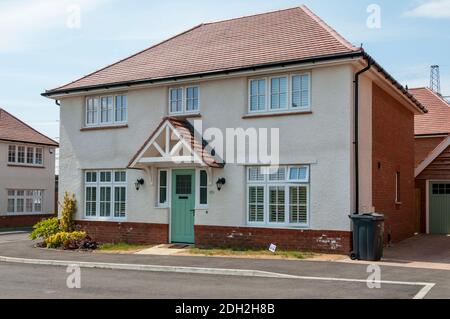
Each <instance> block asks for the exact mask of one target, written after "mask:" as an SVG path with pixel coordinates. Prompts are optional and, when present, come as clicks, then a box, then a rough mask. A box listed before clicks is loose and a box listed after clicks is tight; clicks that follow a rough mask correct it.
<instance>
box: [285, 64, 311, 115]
mask: <svg viewBox="0 0 450 319" xmlns="http://www.w3.org/2000/svg"><path fill="white" fill-rule="evenodd" d="M304 75H308V82H309V83H308V85H309V94H308V105H307V106H303V107H298V106H297V107H294V106H293V100H294V99H293V94H294V90H293V89H292V85H293V84H294V80H293V78H294V76H300V77H302V76H304ZM311 78H312V76H311V72H300V73H292V74H291V75H290V77H289V109H291V110H293V111H309V110H311V99H312V97H311V95H312V88H311V87H312V80H311ZM300 94H301V91H300ZM300 100H301V97H300Z"/></svg>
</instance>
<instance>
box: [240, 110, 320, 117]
mask: <svg viewBox="0 0 450 319" xmlns="http://www.w3.org/2000/svg"><path fill="white" fill-rule="evenodd" d="M309 114H313V112H312V111H310V110H307V111H285V112H265V113H248V114H246V115H244V116H242V118H243V119H254V118H264V117H280V116H292V115H309Z"/></svg>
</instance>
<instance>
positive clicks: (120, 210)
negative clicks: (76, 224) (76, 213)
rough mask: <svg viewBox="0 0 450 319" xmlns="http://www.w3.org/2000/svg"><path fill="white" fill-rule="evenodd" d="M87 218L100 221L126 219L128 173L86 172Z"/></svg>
mask: <svg viewBox="0 0 450 319" xmlns="http://www.w3.org/2000/svg"><path fill="white" fill-rule="evenodd" d="M84 182H85V197H84V201H85V203H84V204H85V205H84V207H85V216H86V217H88V218H99V219H123V218H125V217H126V206H127V205H126V202H127V177H126V171H108V170H102V171H86V172H85V175H84Z"/></svg>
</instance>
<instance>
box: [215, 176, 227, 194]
mask: <svg viewBox="0 0 450 319" xmlns="http://www.w3.org/2000/svg"><path fill="white" fill-rule="evenodd" d="M225 182H226V179H225V178H223V177H222V178H219V179H218V180H217V182H216V185H217V190H218V191H219V192H220V190H221V189H222V187H223V185H225Z"/></svg>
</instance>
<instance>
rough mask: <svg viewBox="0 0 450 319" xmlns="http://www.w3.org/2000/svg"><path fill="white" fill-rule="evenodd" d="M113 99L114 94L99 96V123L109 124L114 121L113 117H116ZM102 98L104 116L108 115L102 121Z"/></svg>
mask: <svg viewBox="0 0 450 319" xmlns="http://www.w3.org/2000/svg"><path fill="white" fill-rule="evenodd" d="M110 98H111V100H112V101H111V102H112V104H111V107H110V106H109V104H108V99H110ZM115 99H116V97H115V96H114V95H104V96H102V97H101V98H100V121H99V124H100V125H111V124H112V123H114V120H115V117H116V113H115V112H114V110H115ZM103 100H106V110H105V111H106V116H107V117H108V119H107V120H106V121H103V111H104V110H103Z"/></svg>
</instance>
